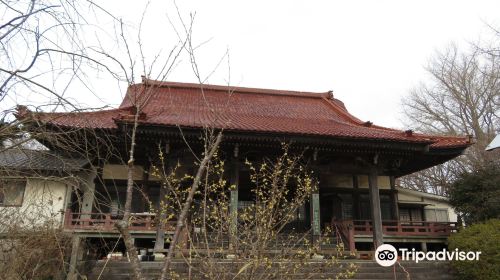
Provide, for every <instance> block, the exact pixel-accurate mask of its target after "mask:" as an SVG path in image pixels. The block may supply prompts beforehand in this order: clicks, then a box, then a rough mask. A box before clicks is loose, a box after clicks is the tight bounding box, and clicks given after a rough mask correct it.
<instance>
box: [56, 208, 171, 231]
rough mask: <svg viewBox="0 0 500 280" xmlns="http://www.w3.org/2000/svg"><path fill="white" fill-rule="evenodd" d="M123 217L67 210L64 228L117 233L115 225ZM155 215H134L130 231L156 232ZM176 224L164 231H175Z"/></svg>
mask: <svg viewBox="0 0 500 280" xmlns="http://www.w3.org/2000/svg"><path fill="white" fill-rule="evenodd" d="M121 218H122V217H121V216H117V215H112V214H111V213H73V212H71V210H67V211H66V213H65V216H64V219H65V221H64V228H66V229H80V230H95V231H116V228H115V226H114V225H115V223H116V221H118V220H120V219H121ZM156 223H157V221H156V219H155V214H150V213H132V214H131V220H130V226H129V229H130V230H141V231H155V230H156ZM175 223H176V222H167V223H165V225H164V230H166V231H171V230H174V229H175Z"/></svg>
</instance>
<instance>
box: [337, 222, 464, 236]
mask: <svg viewBox="0 0 500 280" xmlns="http://www.w3.org/2000/svg"><path fill="white" fill-rule="evenodd" d="M335 223H336V224H339V223H340V224H342V227H343V228H351V231H352V233H351V235H352V234H354V235H360V234H362V235H367V234H368V235H369V234H373V229H372V222H371V221H370V220H351V221H337V222H335ZM382 230H383V232H384V234H385V235H389V236H391V235H393V236H428V237H447V236H449V235H450V234H451V233H452V232H455V231H456V230H457V223H447V222H426V221H382Z"/></svg>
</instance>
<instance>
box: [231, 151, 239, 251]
mask: <svg viewBox="0 0 500 280" xmlns="http://www.w3.org/2000/svg"><path fill="white" fill-rule="evenodd" d="M230 173H231V174H230V178H229V184H230V185H231V197H230V205H229V215H230V219H231V220H230V238H229V246H230V248H231V249H233V248H234V247H235V246H236V238H235V237H236V235H237V234H238V185H239V180H240V164H239V162H238V160H237V159H234V160H233V162H232V164H231V170H230Z"/></svg>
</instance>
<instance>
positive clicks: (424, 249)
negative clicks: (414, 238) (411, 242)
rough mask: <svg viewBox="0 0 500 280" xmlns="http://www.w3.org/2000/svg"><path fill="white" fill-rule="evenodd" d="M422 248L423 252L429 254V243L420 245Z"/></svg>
mask: <svg viewBox="0 0 500 280" xmlns="http://www.w3.org/2000/svg"><path fill="white" fill-rule="evenodd" d="M420 246H421V247H422V248H421V249H422V252H425V253H427V243H426V242H425V241H423V242H421V243H420Z"/></svg>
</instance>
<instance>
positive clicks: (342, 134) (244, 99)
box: [35, 80, 470, 148]
mask: <svg viewBox="0 0 500 280" xmlns="http://www.w3.org/2000/svg"><path fill="white" fill-rule="evenodd" d="M133 104H137V105H139V107H140V108H141V112H142V113H143V115H141V118H140V122H141V123H143V124H150V125H161V126H181V127H193V128H200V127H209V126H210V127H216V128H224V129H227V130H234V131H248V132H268V133H282V134H300V135H310V136H326V137H335V138H353V139H368V140H386V141H397V142H413V143H428V144H431V147H432V148H446V147H467V146H468V145H470V141H469V140H468V138H466V137H437V136H429V135H422V134H416V133H411V132H403V131H400V130H395V129H390V128H385V127H381V126H376V125H372V124H371V123H369V122H362V121H361V120H359V119H357V118H356V117H354V116H352V115H351V114H350V113H349V112H348V111H347V110H346V108H345V106H344V105H343V103H342V102H341V101H340V100H338V99H335V98H333V97H332V96H331V94H330V93H329V92H325V93H311V92H297V91H282V90H269V89H255V88H243V87H228V86H215V85H202V86H200V85H199V84H188V83H174V82H159V81H151V80H144V81H143V83H141V84H136V85H132V86H130V87H129V89H128V91H127V94H126V96H125V98H124V100H123V101H122V104H121V105H120V107H119V108H118V109H113V110H103V111H97V112H82V113H35V116H36V118H37V119H38V120H40V121H42V122H47V123H51V124H54V125H58V126H67V127H88V128H117V124H116V123H117V122H118V121H127V120H130V119H131V117H132V116H133V112H132V110H131V108H132V107H133V106H132V105H133Z"/></svg>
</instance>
